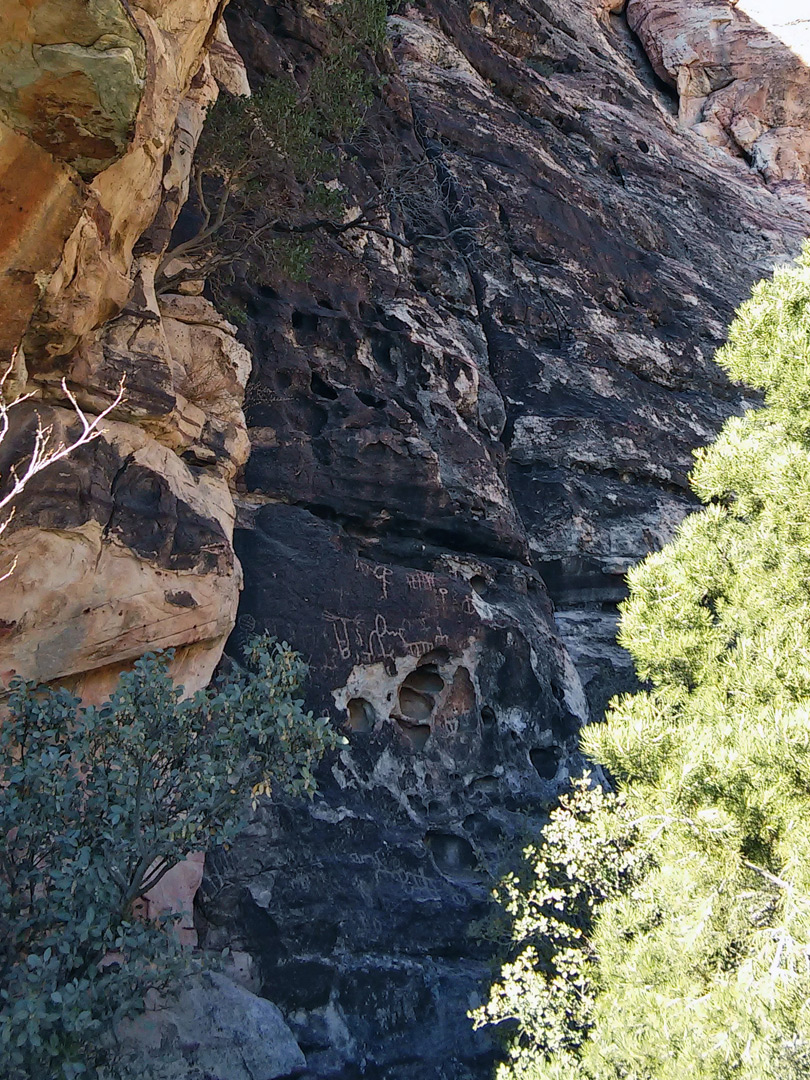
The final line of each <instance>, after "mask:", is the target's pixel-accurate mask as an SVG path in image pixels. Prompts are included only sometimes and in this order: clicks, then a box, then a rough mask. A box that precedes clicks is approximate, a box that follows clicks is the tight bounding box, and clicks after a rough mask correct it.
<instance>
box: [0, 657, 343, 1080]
mask: <svg viewBox="0 0 810 1080" xmlns="http://www.w3.org/2000/svg"><path fill="white" fill-rule="evenodd" d="M170 655H171V654H169V656H170ZM246 661H247V663H246V666H245V667H237V666H234V668H233V670H232V671H231V673H230V674H229V675H228V676H226V677H225V678H224V679H222V680H220V681H219V682H218V683H215V684H213V686H212V687H211V688H210V689H208V690H204V691H200V692H199V693H197V694H195V695H193V696H192V697H190V698H183V695H182V688H181V687H177V686H175V685H174V683H173V682H172V680H171V678H170V676H169V674H168V670H167V665H166V657H165V656H164V657H157V656H154V655H147V656H145V657H143V658H142V659H141V660H139V661H138V662H137V663H136V664H135V666H134V669H133V670H132V671H130V672H127V673H125V674H124V675H122V676H121V679H120V681H119V683H118V686H117V687H116V689H115V691H114V692H113V694H112V695H111V697H110V699H109V701H108V702H106V704H104V705H102V706H101V707H99V708H96V707H83V706H81V704H80V702H79V701H78V700H77V699H76V698H74V697H73V696H72V695H71V694H69V693H68V692H67V691H65V690H52V689H48V688H45V687H35V686H32V685H30V684H27V683H24V682H22V681H21V680H15V681H14V682H13V683H12V687H11V694H10V696H9V699H8V702H7V706H8V715H7V716H6V717H5V718H4V719H3V721H2V723H0V789H2V799H0V1062H2V1068H0V1073H2V1076H3V1078H4V1080H72V1078H82V1080H92V1078H95V1077H98V1076H99V1075H100V1073H99V1070H100V1069H102V1068H106V1067H110V1066H112V1069H113V1071H112V1072H104V1073H103V1075H104V1076H107V1077H110V1076H115V1077H116V1078H120V1077H122V1076H123V1075H124V1072H123V1071H122V1069H123V1066H120V1067H118V1066H117V1065H116V1064H115V1063H116V1060H117V1058H116V1047H115V1040H114V1028H115V1026H116V1024H117V1022H118V1021H119V1020H121V1019H123V1018H125V1017H127V1016H129V1015H132V1014H134V1013H137V1012H139V1011H141V1010H142V1009H143V1007H144V995H145V994H146V992H147V991H148V990H150V989H154V990H157V991H160V992H167V991H170V990H171V989H172V986H173V985H176V982H177V979H178V978H179V977H180V976H181V974H182V973H183V972H184V971H187V970H188V965H189V959H188V958H187V957H184V956H183V955H182V953H181V950H180V949H179V948H178V946H177V945H176V944H175V943H174V939H173V935H172V934H171V933H169V927H168V926H167V925H166V923H167V922H169V923H171V918H169V919H168V920H167V919H163V920H160V921H159V922H155V921H146V920H144V919H143V918H139V917H137V915H136V914H135V912H134V910H133V908H134V905H135V903H136V901H137V900H138V899H139V897H141V896H143V895H144V893H145V892H147V891H148V890H149V889H151V888H153V887H154V886H155V885H156V884H157V883H158V882H159V881H160V879H161V878H162V877H163V876H164V874H165V873H166V872H167V871H168V870H169V869H171V867H172V866H175V865H176V864H177V863H178V862H180V861H181V860H182V859H184V858H185V857H186V856H187V855H189V854H191V853H192V852H194V851H201V850H205V849H207V848H208V847H210V846H211V845H212V844H217V843H223V842H226V841H228V840H230V839H232V838H233V837H234V836H235V834H236V833H237V832H238V831H239V829H240V828H241V827H242V825H243V824H245V821H246V815H247V812H248V811H249V809H250V793H251V790H253V791H254V793H257V792H259V791H266V790H267V788H268V786H269V785H275V786H278V787H280V788H281V789H283V790H286V791H288V792H291V793H293V794H312V792H313V791H314V786H315V782H314V778H313V769H314V767H315V764H316V763H317V761H318V760H319V759H320V757H321V756H322V755H323V753H324V751H325V750H327V749H329V748H332V747H334V746H335V745H337V743H338V742H339V741H340V737H339V736H337V734H336V733H335V732H334V731H333V729H332V728H331V727H330V726H329V723H328V721H327V720H325V719H316V718H314V717H313V716H312V714H311V713H306V712H304V710H303V707H302V702H301V700H300V699H299V697H298V691H299V689H300V686H301V683H302V680H303V678H304V675H305V670H306V669H305V667H304V665H303V664H302V662H301V660H300V658H299V657H298V656H297V655H296V654H295V653H293V652H292V651H291V650H290V649H289V647H288V646H287V645H284V644H278V643H277V642H275V641H273V640H272V639H269V638H266V637H258V638H256V639H254V640H253V641H252V642H250V643H249V645H248V647H247V650H246ZM127 1075H128V1074H127ZM139 1075H141V1076H142V1075H143V1072H141V1073H139Z"/></svg>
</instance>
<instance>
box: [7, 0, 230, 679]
mask: <svg viewBox="0 0 810 1080" xmlns="http://www.w3.org/2000/svg"><path fill="white" fill-rule="evenodd" d="M222 7H223V5H222V4H221V3H220V2H219V0H160V2H159V3H156V2H154V0H139V2H138V0H136V2H134V3H128V4H123V3H122V2H121V0H96V2H94V3H92V4H85V3H81V4H79V3H62V2H60V3H56V2H49V0H40V2H39V3H25V4H20V3H16V2H13V3H11V4H10V5H4V7H3V12H2V17H0V34H2V38H0V58H5V59H3V60H2V65H1V66H2V76H0V117H2V119H3V120H4V121H5V124H6V126H5V127H3V128H2V129H0V136H2V139H1V140H0V169H2V177H0V214H1V215H2V216H1V217H0V269H2V270H4V271H5V278H4V281H5V282H6V283H8V286H9V287H8V289H5V290H4V292H3V293H2V296H1V298H0V314H2V319H1V320H0V345H2V353H1V354H0V361H2V362H3V363H4V364H5V363H7V362H8V360H9V358H10V357H11V356H12V355H14V356H16V361H15V363H16V368H17V373H18V375H17V378H16V380H15V384H16V385H17V386H18V387H22V388H25V389H26V390H27V391H28V392H31V393H33V395H34V398H33V399H32V401H30V402H29V403H27V404H26V405H25V406H24V407H20V408H18V409H15V410H14V411H13V412H12V416H13V418H14V424H13V428H12V431H11V433H10V435H9V437H8V438H7V439H6V440H4V442H3V445H2V450H1V451H0V453H1V454H2V462H1V463H0V476H7V475H8V472H7V470H8V469H9V468H10V467H11V465H13V464H14V462H15V461H17V460H19V458H20V457H21V455H24V452H25V449H26V446H27V445H29V443H30V439H31V437H32V433H33V429H34V426H35V425H36V422H37V416H41V417H42V420H43V422H44V423H45V424H52V425H53V430H54V437H57V436H59V435H61V434H62V433H63V432H64V433H65V435H66V436H67V437H68V438H69V437H70V434H71V431H75V430H76V423H75V417H74V415H73V414H72V412H71V411H70V409H69V407H68V408H66V407H65V406H66V405H67V403H66V401H65V397H64V393H63V391H62V388H61V383H62V380H63V379H65V380H66V381H67V384H68V387H69V389H70V390H71V391H72V392H73V393H74V394H75V395H76V397H77V399H78V401H79V403H80V404H81V406H82V408H84V409H85V410H86V411H87V412H88V413H89V414H91V415H92V414H93V413H97V412H98V411H100V410H101V409H102V408H104V407H105V406H106V405H107V404H108V403H109V402H110V401H111V400H113V399H114V397H115V395H116V393H117V391H118V388H119V386H120V384H121V380H122V379H123V380H124V387H125V389H124V400H123V402H122V404H121V406H120V407H119V408H118V409H117V410H116V412H115V414H114V416H113V417H112V418H111V420H110V421H109V422H108V423H107V424H106V432H105V434H104V435H103V436H102V438H101V439H99V440H97V441H96V442H94V443H93V444H92V445H91V446H89V447H87V448H85V449H83V450H82V451H81V452H80V453H77V454H75V455H73V456H71V457H69V458H68V459H66V460H65V461H64V462H62V463H60V464H59V465H58V466H56V467H54V468H53V469H51V470H49V471H48V472H46V473H44V474H42V475H41V476H40V477H39V478H38V479H37V480H36V482H35V483H34V484H32V485H31V486H30V487H29V488H28V489H27V491H26V493H25V497H24V498H23V499H21V500H19V505H18V506H17V509H16V513H15V516H14V519H13V522H12V524H11V526H10V527H9V528H8V530H7V531H6V533H5V534H4V536H3V543H2V546H0V567H2V568H3V569H0V573H2V572H3V570H4V569H5V568H7V567H9V566H11V565H12V564H14V560H15V559H16V565H15V569H14V572H13V574H12V575H11V576H10V577H9V578H7V579H6V580H5V581H2V582H0V680H3V681H7V680H8V679H9V678H10V677H11V676H12V675H14V674H18V675H23V676H25V677H26V678H36V679H45V680H51V679H63V680H67V681H68V682H69V683H70V684H71V685H73V686H74V687H76V688H77V689H78V690H79V691H80V692H81V693H82V694H83V695H84V696H85V697H87V698H98V697H100V696H102V695H103V694H104V693H105V692H106V691H107V690H108V689H109V688H110V687H111V685H112V684H113V682H114V680H115V677H116V675H117V673H118V671H119V670H120V668H121V666H122V665H123V664H126V663H129V662H131V661H132V660H133V659H135V658H136V657H138V656H140V655H141V654H142V653H143V652H145V651H147V650H150V649H163V648H167V647H172V648H175V649H176V650H177V654H176V657H175V661H174V672H175V674H176V676H177V677H178V679H179V680H180V681H181V682H183V683H185V684H186V686H187V687H188V688H190V689H191V688H194V687H197V686H201V685H204V684H205V683H206V682H207V681H208V679H209V678H210V675H211V672H212V670H213V668H214V666H215V665H216V663H217V661H218V659H219V656H220V654H221V651H222V645H223V642H224V640H225V638H226V637H227V635H228V633H229V631H230V629H231V627H232V626H233V620H234V616H235V613H236V604H237V597H238V592H239V587H240V583H241V574H240V570H239V565H238V562H237V561H236V559H235V556H234V552H233V547H232V543H231V536H232V530H233V520H234V507H233V501H232V496H231V492H230V484H231V481H232V479H233V476H234V474H235V472H236V470H237V469H238V468H240V467H241V466H242V465H243V464H244V462H245V460H246V457H247V453H248V442H247V436H246V431H245V425H244V418H243V415H242V411H241V403H242V396H243V390H244V385H245V382H246V379H247V376H248V373H249V370H250V357H249V354H248V353H247V351H246V350H245V348H244V347H243V346H242V345H240V344H239V343H238V342H237V341H236V340H235V336H234V335H235V327H233V326H232V325H231V324H229V323H228V322H226V321H225V320H224V319H222V317H221V316H220V315H219V314H218V313H217V312H216V311H215V310H214V308H213V307H212V306H211V304H210V303H209V302H208V301H206V300H204V299H203V298H202V297H188V296H172V295H163V296H160V297H158V296H157V295H156V293H155V287H154V275H155V269H156V266H157V264H158V262H159V260H160V259H161V257H162V255H163V253H164V251H165V250H166V248H167V245H168V244H169V241H170V236H171V231H172V228H173V225H174V222H175V220H176V217H177V214H178V213H179V211H180V208H181V206H182V205H183V203H184V201H185V199H186V196H187V193H188V178H189V171H190V167H191V161H192V157H193V152H194V147H195V145H196V142H197V139H198V137H199V133H200V130H201V128H202V123H203V120H204V116H205V110H206V108H207V106H208V105H209V104H210V103H211V102H212V101H213V100H214V99H215V98H216V95H217V84H216V81H215V79H214V78H213V76H212V74H211V70H210V67H209V64H208V59H207V52H208V47H209V45H210V43H211V41H212V40H213V39H214V36H215V33H216V32H217V29H218V26H219V20H220V16H221V9H222ZM217 40H218V42H219V57H218V60H217V63H218V65H219V71H220V75H221V76H222V78H223V79H225V78H230V79H231V80H232V81H235V82H236V83H239V81H240V80H241V81H242V82H244V69H243V68H242V67H241V64H240V63H239V62H238V57H236V55H235V53H234V52H233V50H232V49H230V51H229V49H228V42H227V35H225V34H224V33H223V31H221V30H220V31H219V37H218V38H217ZM65 42H68V43H72V44H65ZM229 72H230V75H229V74H228V73H229ZM93 93H96V99H93V97H92V94H93Z"/></svg>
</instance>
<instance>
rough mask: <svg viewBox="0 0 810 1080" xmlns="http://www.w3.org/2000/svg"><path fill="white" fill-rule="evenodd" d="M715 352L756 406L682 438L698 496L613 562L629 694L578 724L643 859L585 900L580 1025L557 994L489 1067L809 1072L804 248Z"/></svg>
mask: <svg viewBox="0 0 810 1080" xmlns="http://www.w3.org/2000/svg"><path fill="white" fill-rule="evenodd" d="M718 360H719V362H720V363H721V365H722V366H723V367H724V368H725V369H726V370H727V371H728V372H729V373H730V374H731V375H732V376H733V377H734V378H738V379H741V380H744V381H745V382H747V383H749V384H750V385H751V386H754V387H756V388H758V389H760V390H762V391H764V394H765V407H764V408H762V409H761V410H751V411H749V412H747V413H745V415H743V416H741V417H735V418H734V419H732V420H730V421H728V423H727V424H726V426H725V428H724V429H723V432H722V433H721V435H720V437H719V439H718V440H717V442H716V443H715V444H714V445H713V446H712V447H711V448H709V449H708V450H704V451H701V452H699V453H698V455H697V463H696V467H695V471H694V475H693V478H692V483H693V487H694V489H695V491H696V493H697V494H698V496H699V497H700V498H701V499H702V500H703V502H704V503H706V504H707V505H706V508H705V509H704V510H703V511H702V512H700V513H697V514H694V515H693V516H691V517H690V518H688V519H687V520H686V522H685V523H684V524H683V526H682V527H681V529H680V531H679V533H678V536H677V538H676V539H675V541H674V542H673V543H672V544H670V545H669V546H668V547H666V548H665V549H664V550H663V551H661V552H660V553H658V554H654V555H652V556H650V557H649V558H648V559H647V560H646V561H645V562H644V563H642V564H641V565H640V566H639V567H637V568H636V569H635V570H634V571H633V572H632V573H631V575H630V597H629V599H628V600H627V602H626V603H625V605H624V608H623V614H622V631H621V640H622V642H623V644H624V645H625V646H626V647H627V648H628V649H629V650H630V651H631V653H632V654H633V656H634V658H635V662H636V667H637V670H638V673H639V676H640V677H641V678H642V679H644V680H645V681H647V683H648V685H649V689H648V690H645V691H643V692H640V693H636V694H633V695H628V696H625V697H623V698H620V699H618V700H616V701H614V702H613V703H612V707H611V709H610V712H609V714H608V717H607V721H606V723H605V724H603V725H594V726H592V727H590V728H588V729H587V730H586V732H585V735H584V739H583V743H584V747H585V749H586V750H587V752H588V753H589V754H590V755H591V756H592V757H593V758H594V759H596V760H597V761H599V762H600V763H601V764H603V765H604V766H606V767H607V768H608V769H609V770H610V773H611V775H612V776H613V777H614V778H615V780H616V782H617V785H618V788H619V791H620V792H621V795H622V797H623V798H624V800H625V807H626V812H627V813H628V814H629V815H630V821H631V823H632V824H633V826H634V828H635V830H636V838H635V841H634V842H635V844H636V845H638V850H639V851H643V852H644V853H645V855H646V857H648V858H649V860H650V861H649V864H648V867H647V870H646V873H644V874H643V875H642V876H641V878H640V880H638V881H636V882H635V883H634V885H633V887H632V889H631V891H630V892H626V891H621V892H620V894H619V895H616V896H607V897H605V898H604V899H602V900H600V902H599V905H598V907H597V909H596V910H595V911H594V919H593V926H592V928H591V929H590V930H589V931H588V932H587V938H588V942H587V948H588V952H589V955H590V957H591V958H592V962H591V963H590V969H589V986H590V987H591V991H590V999H589V1000H588V1002H587V1026H583V1024H582V1022H581V1020H580V1018H579V1015H578V1011H577V1009H576V1008H574V1007H573V1005H572V1011H571V1016H570V1021H571V1030H570V1033H569V1032H566V1038H567V1039H568V1045H567V1046H566V1045H564V1043H562V1042H560V1046H559V1047H555V1046H553V1045H550V1044H549V1042H548V1038H547V1034H546V1031H545V1028H544V1027H543V1024H542V1016H541V1015H540V1014H538V1015H537V1016H535V1015H533V1014H525V1013H524V1014H522V1015H521V1016H520V1017H519V1022H520V1024H521V1025H522V1027H521V1030H520V1031H519V1033H518V1038H519V1040H520V1045H521V1047H523V1048H528V1054H529V1059H528V1061H527V1060H526V1059H525V1058H524V1059H523V1061H522V1062H521V1064H520V1066H519V1067H517V1068H516V1069H512V1068H510V1067H508V1066H505V1067H504V1068H503V1070H502V1073H501V1076H502V1078H503V1077H516V1076H520V1077H521V1080H527V1078H534V1080H551V1078H554V1080H562V1078H563V1077H565V1078H566V1080H569V1078H580V1080H619V1078H634V1080H803V1078H806V1077H807V1076H808V1075H810V1006H808V1002H809V1001H810V247H808V248H807V249H806V250H805V253H804V255H803V257H802V258H801V259H800V260H799V262H798V264H797V265H795V266H792V267H785V268H782V269H779V270H778V271H777V272H776V273H775V274H774V276H773V278H772V279H771V280H768V281H765V282H762V283H761V284H760V285H758V286H757V287H756V289H755V290H754V293H753V296H752V298H751V299H750V300H749V301H748V302H747V303H745V304H744V305H743V306H742V308H741V309H740V311H739V313H738V315H737V318H736V320H735V322H734V323H733V325H732V327H731V330H730V334H729V340H728V344H727V345H726V346H725V347H724V348H723V349H722V350H721V351H720V353H719V355H718ZM582 873H583V875H584V878H585V881H586V882H588V881H590V880H592V875H593V874H594V873H596V874H599V873H601V870H599V869H598V868H597V869H594V868H590V869H589V868H588V867H587V866H585V867H583V868H582ZM540 878H541V882H542V884H543V888H545V887H546V885H547V884H548V880H549V879H548V875H547V873H546V871H545V870H541V873H540ZM541 892H542V889H541ZM561 901H562V904H563V910H568V908H567V905H568V904H569V901H568V899H567V898H566V897H561ZM543 916H544V911H543V910H542V908H540V909H537V910H536V911H535V914H534V917H535V918H536V919H537V925H538V926H539V925H540V924H541V919H542V917H543ZM505 978H506V980H507V982H509V981H510V979H511V976H510V973H509V971H508V969H507V970H506V971H505ZM510 985H511V983H510ZM510 992H511V991H510ZM500 993H501V991H500V990H496V996H495V1003H496V1005H497V1002H498V997H499V994H500ZM575 1001H576V998H575V997H572V1002H575ZM558 1015H559V1014H558ZM496 1018H497V1016H496ZM583 1033H584V1037H583Z"/></svg>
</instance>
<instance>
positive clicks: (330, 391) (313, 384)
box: [309, 371, 338, 401]
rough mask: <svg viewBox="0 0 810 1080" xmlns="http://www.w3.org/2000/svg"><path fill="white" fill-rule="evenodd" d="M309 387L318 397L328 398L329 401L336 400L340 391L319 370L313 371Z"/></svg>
mask: <svg viewBox="0 0 810 1080" xmlns="http://www.w3.org/2000/svg"><path fill="white" fill-rule="evenodd" d="M309 388H310V390H311V391H312V393H313V394H315V396H316V397H320V398H327V399H328V400H329V401H335V400H336V399H337V396H338V393H337V390H335V388H334V386H330V385H329V383H328V382H327V381H326V379H324V378H323V377H322V376H321V375H319V374H318V372H317V371H313V372H312V377H311V378H310V380H309Z"/></svg>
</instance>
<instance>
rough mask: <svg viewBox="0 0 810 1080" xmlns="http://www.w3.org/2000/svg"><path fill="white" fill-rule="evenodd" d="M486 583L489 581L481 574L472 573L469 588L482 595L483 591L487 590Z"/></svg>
mask: <svg viewBox="0 0 810 1080" xmlns="http://www.w3.org/2000/svg"><path fill="white" fill-rule="evenodd" d="M488 584H489V582H488V581H487V579H486V578H485V577H484V575H483V574H473V576H472V577H471V578H470V588H471V589H472V591H473V592H474V593H476V594H477V595H478V596H483V595H484V593H485V592H486V591H487V585H488Z"/></svg>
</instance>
